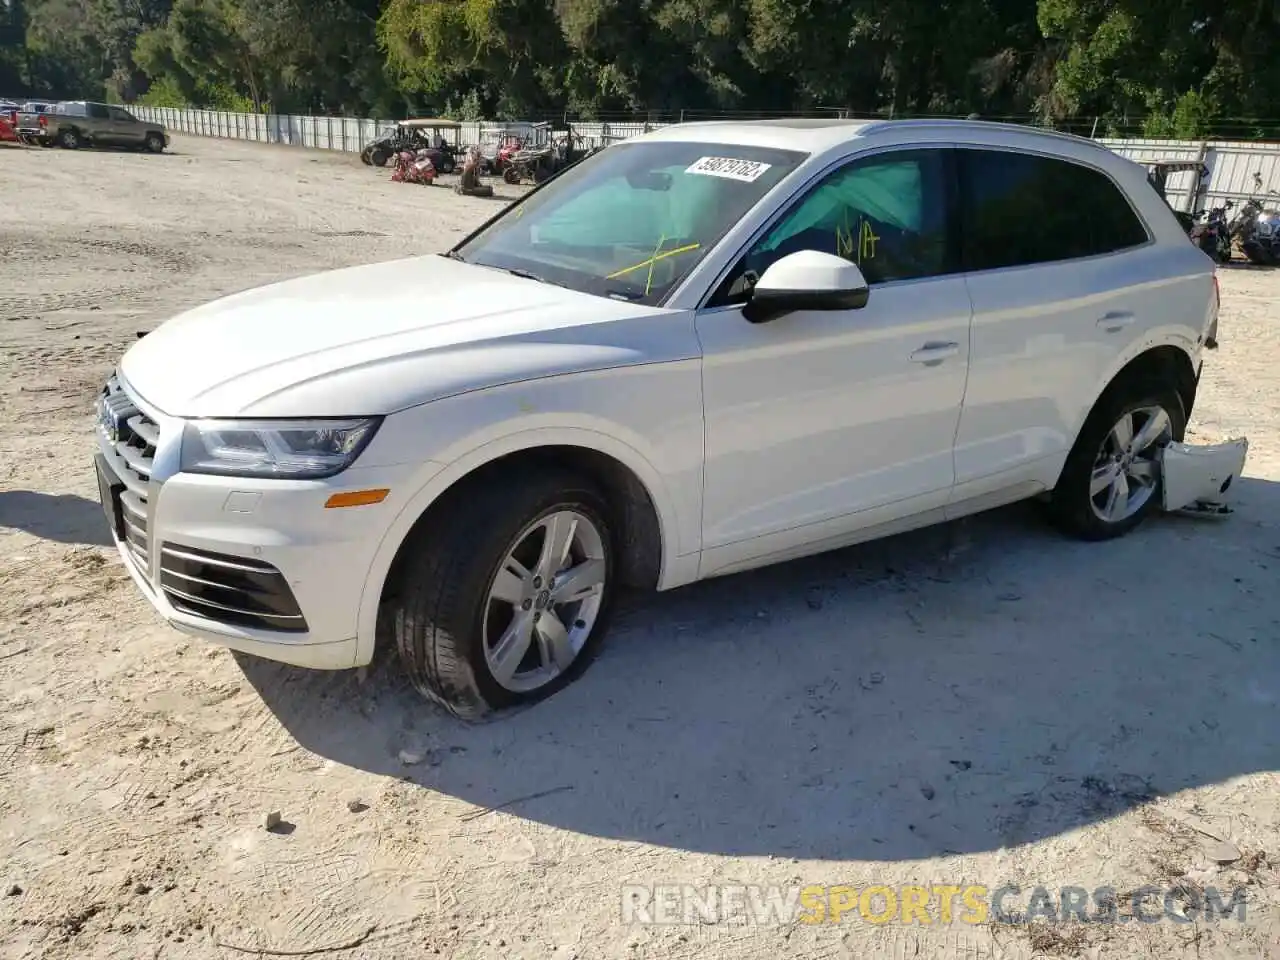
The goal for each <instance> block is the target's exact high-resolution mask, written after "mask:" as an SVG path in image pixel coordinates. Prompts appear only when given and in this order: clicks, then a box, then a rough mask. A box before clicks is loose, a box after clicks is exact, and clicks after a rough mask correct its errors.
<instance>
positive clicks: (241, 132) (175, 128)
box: [130, 107, 664, 153]
mask: <svg viewBox="0 0 1280 960" xmlns="http://www.w3.org/2000/svg"><path fill="white" fill-rule="evenodd" d="M130 109H131V110H132V111H133V112H134V114H136V115H137V116H138V118H139V119H142V120H147V121H150V122H152V123H161V124H164V126H165V129H167V130H168V131H169V132H170V133H189V134H194V135H196V136H203V137H224V138H230V139H234V140H257V141H259V142H262V143H287V144H293V145H295V146H300V147H315V148H317V149H320V150H346V151H348V152H350V153H359V152H360V151H361V150H363V149H364V148H365V147H366V146H367V145H368V144H369V143H371V142H372V141H374V140H376V139H377V138H378V137H380V136H381V135H382V134H383V132H384V131H385V130H387V129H388V128H389V127H392V126H394V125H395V121H394V120H370V119H363V118H359V119H357V118H355V117H298V116H288V115H285V114H274V113H271V114H262V113H228V112H226V111H223V110H180V109H177V108H174V107H131V108H130ZM661 126H664V124H661V123H577V122H575V123H574V124H573V129H574V131H575V132H576V133H578V134H579V135H581V136H582V137H583V139H584V140H586V141H587V143H588V144H589V145H591V146H598V145H599V144H601V143H603V142H605V141H609V140H619V139H626V138H627V137H636V136H639V135H640V134H642V133H647V132H648V131H650V130H656V129H657V128H658V127H661ZM545 129H547V125H546V124H537V123H533V122H531V121H516V122H510V123H496V122H489V121H476V120H473V121H466V122H464V123H463V124H462V129H461V130H459V131H458V134H459V139H460V140H461V141H462V142H463V143H464V144H468V145H470V144H479V143H489V142H492V141H495V140H497V139H499V138H500V137H502V136H503V135H505V134H514V135H517V136H525V137H536V135H537V131H538V130H545Z"/></svg>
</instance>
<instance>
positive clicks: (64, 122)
mask: <svg viewBox="0 0 1280 960" xmlns="http://www.w3.org/2000/svg"><path fill="white" fill-rule="evenodd" d="M37 122H38V123H39V125H40V126H41V127H43V128H44V133H43V135H42V139H47V140H48V141H50V142H52V143H56V144H57V145H58V146H60V147H64V148H66V149H68V150H74V149H76V148H77V147H83V146H113V147H136V148H139V149H145V150H149V151H150V152H151V153H160V152H161V151H163V150H164V148H165V147H167V146H168V145H169V137H168V135H167V134H166V133H165V130H164V127H162V126H161V125H160V124H158V123H147V122H145V121H142V120H139V119H138V118H137V117H135V116H134V115H133V114H132V113H130V112H129V111H128V110H126V109H125V108H124V107H118V106H115V105H114V104H106V103H93V102H92V101H86V100H71V101H67V102H65V103H59V104H56V105H54V107H53V109H52V110H47V111H45V112H44V113H42V114H40V116H39V119H38V121H37Z"/></svg>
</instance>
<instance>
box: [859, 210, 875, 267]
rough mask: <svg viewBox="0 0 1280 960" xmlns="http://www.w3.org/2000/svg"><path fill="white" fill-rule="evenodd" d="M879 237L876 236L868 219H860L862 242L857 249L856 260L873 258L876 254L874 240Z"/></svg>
mask: <svg viewBox="0 0 1280 960" xmlns="http://www.w3.org/2000/svg"><path fill="white" fill-rule="evenodd" d="M879 239H880V238H879V237H877V236H876V234H875V231H874V230H872V229H871V223H870V221H867V220H863V221H862V244H861V248H860V249H859V251H858V262H859V263H861V262H862V261H863V260H874V259H875V256H876V241H877V240H879Z"/></svg>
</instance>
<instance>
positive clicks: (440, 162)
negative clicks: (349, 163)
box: [360, 117, 462, 173]
mask: <svg viewBox="0 0 1280 960" xmlns="http://www.w3.org/2000/svg"><path fill="white" fill-rule="evenodd" d="M461 129H462V124H460V123H458V122H457V121H456V120H440V119H437V118H435V117H418V118H415V119H412V120H401V121H400V122H399V123H397V124H396V125H395V126H393V127H388V128H387V129H386V130H384V131H383V133H382V136H380V137H379V138H378V139H377V140H374V141H373V142H372V143H370V144H369V145H368V146H366V147H365V148H364V150H362V151H361V152H360V159H361V160H362V161H364V162H365V163H367V164H371V165H372V166H375V167H385V166H386V165H387V161H388V160H390V159H391V158H392V157H395V156H396V155H398V154H399V153H401V152H403V151H405V150H408V151H409V152H411V153H413V154H415V155H416V154H417V153H418V151H419V150H426V151H427V157H428V158H429V159H430V160H431V163H432V165H433V166H434V167H435V168H436V169H437V170H438V171H440V172H441V173H452V172H453V170H454V168H455V167H456V166H457V165H458V159H457V158H458V144H457V139H458V131H460V130H461ZM446 133H452V134H453V141H454V142H452V143H451V142H450V141H449V139H448V138H447V137H446V136H445V134H446Z"/></svg>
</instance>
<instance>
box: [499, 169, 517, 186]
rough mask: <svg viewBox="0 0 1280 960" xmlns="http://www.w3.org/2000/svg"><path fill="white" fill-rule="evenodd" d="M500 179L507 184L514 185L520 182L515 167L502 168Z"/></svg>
mask: <svg viewBox="0 0 1280 960" xmlns="http://www.w3.org/2000/svg"><path fill="white" fill-rule="evenodd" d="M502 179H503V180H505V181H506V182H507V183H510V184H516V183H519V182H520V171H519V170H517V169H516V168H515V167H512V166H508V167H504V168H503V171H502Z"/></svg>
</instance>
